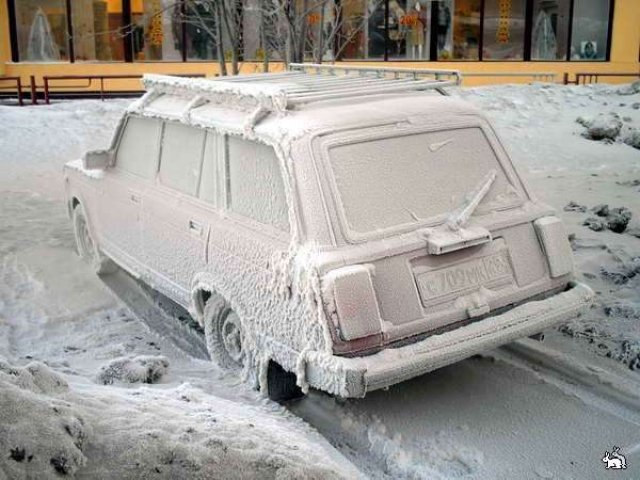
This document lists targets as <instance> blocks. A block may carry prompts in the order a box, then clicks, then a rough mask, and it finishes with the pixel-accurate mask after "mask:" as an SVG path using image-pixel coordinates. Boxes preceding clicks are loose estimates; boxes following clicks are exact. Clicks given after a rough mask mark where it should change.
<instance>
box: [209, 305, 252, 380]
mask: <svg viewBox="0 0 640 480" xmlns="http://www.w3.org/2000/svg"><path fill="white" fill-rule="evenodd" d="M204 335H205V340H206V342H207V350H208V351H209V356H210V357H211V360H213V361H214V363H216V364H217V365H218V366H219V367H220V368H222V369H224V370H229V371H237V370H240V369H242V367H243V366H244V358H245V351H244V349H243V340H244V330H243V327H242V322H241V321H240V317H239V316H238V314H237V313H236V312H235V311H234V310H233V309H232V308H231V307H230V306H229V304H228V303H227V302H226V301H225V300H224V299H223V298H222V297H220V296H219V295H217V294H215V293H214V294H212V295H211V297H210V298H209V300H207V303H206V305H205V307H204Z"/></svg>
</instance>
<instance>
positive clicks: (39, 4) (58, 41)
mask: <svg viewBox="0 0 640 480" xmlns="http://www.w3.org/2000/svg"><path fill="white" fill-rule="evenodd" d="M15 8H16V27H17V33H18V52H19V55H20V60H21V61H26V62H55V61H60V60H68V59H69V57H68V52H67V11H66V5H65V2H64V0H20V1H19V2H15Z"/></svg>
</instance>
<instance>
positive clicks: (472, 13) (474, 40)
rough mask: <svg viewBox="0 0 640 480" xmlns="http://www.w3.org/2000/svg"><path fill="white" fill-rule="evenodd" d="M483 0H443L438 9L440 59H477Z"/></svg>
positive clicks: (438, 3)
mask: <svg viewBox="0 0 640 480" xmlns="http://www.w3.org/2000/svg"><path fill="white" fill-rule="evenodd" d="M480 4H481V0H457V1H455V2H454V1H453V0H443V1H439V2H437V6H436V15H437V17H436V33H437V39H438V60H449V59H452V58H453V59H461V60H477V59H478V58H479V57H480V55H479V52H480V48H479V47H480Z"/></svg>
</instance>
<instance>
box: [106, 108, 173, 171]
mask: <svg viewBox="0 0 640 480" xmlns="http://www.w3.org/2000/svg"><path fill="white" fill-rule="evenodd" d="M161 129H162V122H161V121H160V120H157V119H154V118H141V117H129V118H128V119H127V123H126V125H125V126H124V130H123V132H122V135H121V136H120V143H119V144H118V150H117V153H116V165H115V166H116V169H120V170H123V171H125V172H128V173H132V174H134V175H137V176H139V177H143V178H146V179H152V178H153V177H154V176H155V174H156V169H157V167H158V153H159V152H158V149H159V147H160V142H159V140H160V131H161Z"/></svg>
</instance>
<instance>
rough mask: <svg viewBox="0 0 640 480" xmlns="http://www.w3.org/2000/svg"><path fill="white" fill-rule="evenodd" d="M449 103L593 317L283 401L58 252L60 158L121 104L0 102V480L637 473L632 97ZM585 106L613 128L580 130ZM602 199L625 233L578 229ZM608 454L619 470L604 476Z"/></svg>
mask: <svg viewBox="0 0 640 480" xmlns="http://www.w3.org/2000/svg"><path fill="white" fill-rule="evenodd" d="M457 94H459V95H461V96H463V97H465V98H467V99H468V100H470V101H471V102H473V103H475V104H477V105H478V106H480V107H481V108H483V109H485V110H486V111H487V113H488V115H489V116H490V117H491V119H492V120H493V121H494V123H495V125H496V127H497V129H498V132H499V133H500V134H501V135H502V137H503V138H504V139H505V141H506V143H507V146H508V147H509V148H510V149H511V150H512V153H513V157H514V160H515V161H516V162H517V163H519V167H520V169H521V171H522V172H523V173H524V174H525V175H526V176H527V179H528V180H529V183H530V184H531V185H532V186H533V188H534V191H535V192H537V193H538V194H539V195H540V196H541V197H542V198H543V199H544V200H546V201H547V202H548V203H550V204H551V205H552V206H554V207H556V208H557V209H558V210H559V211H560V213H561V215H562V216H563V219H564V220H565V221H566V222H567V224H568V227H569V231H570V232H571V233H572V234H573V236H574V240H573V246H574V249H575V254H576V267H577V272H578V276H579V279H580V280H581V281H584V282H587V283H589V284H590V285H591V286H592V287H594V290H596V292H597V294H598V306H597V307H596V308H594V309H593V310H592V311H591V312H590V313H589V314H588V315H586V316H585V317H584V318H583V319H581V320H580V321H576V322H572V323H571V324H570V325H568V326H567V327H566V328H564V329H562V331H552V332H547V340H545V342H543V343H542V345H539V344H538V343H536V342H529V343H526V342H525V344H524V347H522V348H519V347H515V348H514V347H509V348H503V349H499V350H497V351H494V352H487V353H486V354H484V355H482V356H479V357H474V358H471V359H469V360H466V361H464V362H460V363H459V364H456V365H452V366H449V367H447V368H444V369H441V370H439V371H436V372H433V373H431V374H429V375H425V376H422V377H420V378H417V379H414V380H412V381H409V382H406V383H403V384H401V385H397V386H394V387H392V388H391V389H389V390H388V391H379V392H374V393H372V394H371V395H369V396H368V397H367V398H365V399H362V400H349V401H340V400H337V399H333V398H331V397H329V396H326V395H323V394H319V393H313V392H312V394H311V395H310V396H309V397H308V398H306V399H305V400H303V401H301V402H299V403H296V404H294V405H291V406H289V407H288V408H287V409H285V408H282V407H280V406H278V405H275V404H273V403H271V402H269V401H266V400H264V399H262V398H261V397H260V395H259V394H258V393H257V392H254V391H252V390H251V389H250V388H249V387H248V386H247V385H246V384H245V383H244V382H243V381H242V379H240V378H234V377H231V376H229V375H225V374H224V373H223V372H220V371H219V370H217V369H216V368H215V367H214V366H212V364H211V363H210V362H209V361H208V360H207V359H206V352H205V349H204V345H203V342H202V339H201V337H200V335H199V334H198V333H197V332H194V331H193V330H192V327H191V325H189V319H188V318H187V317H185V316H184V315H181V313H180V312H179V311H178V310H175V309H173V308H172V306H171V305H170V304H168V303H167V302H166V301H164V300H163V299H162V298H161V297H158V296H157V295H155V294H154V293H153V292H150V291H148V290H145V289H142V288H139V286H137V284H135V282H134V283H131V282H132V281H131V279H130V278H129V277H127V276H126V275H124V274H122V273H117V274H115V275H113V276H111V277H104V278H103V279H98V278H97V277H96V276H95V275H94V274H93V273H92V272H91V271H90V269H89V268H88V267H87V266H85V265H84V264H82V263H81V262H80V261H79V260H78V258H77V257H76V256H75V254H74V252H73V250H74V242H73V235H72V231H71V226H70V223H69V221H68V219H67V218H66V215H65V212H64V206H63V204H62V199H63V189H62V179H61V168H62V165H63V163H64V162H65V161H68V160H70V159H74V158H78V157H79V156H80V155H81V154H82V152H83V151H85V150H87V149H92V148H101V147H104V146H105V145H107V144H108V142H109V137H110V135H111V132H112V129H113V127H114V126H115V123H116V121H117V118H118V116H119V115H120V114H121V112H122V110H123V109H124V107H125V106H126V105H127V103H128V102H127V101H119V100H118V101H109V102H104V103H103V102H97V101H76V102H63V103H59V104H55V105H52V106H50V107H44V106H43V107H38V108H32V107H28V108H14V107H1V106H0V132H1V133H0V167H1V168H2V175H0V479H2V480H3V479H4V478H8V479H13V478H58V476H59V475H63V474H64V475H66V476H68V477H73V476H75V477H77V478H106V477H107V476H111V477H118V478H222V477H223V476H224V477H225V478H357V477H358V475H359V472H362V473H364V475H366V476H369V477H371V478H408V479H414V478H469V479H494V478H576V479H583V478H586V479H588V478H607V477H609V476H610V477H611V478H625V479H635V478H640V408H638V403H637V402H638V396H639V395H640V388H639V387H638V378H639V377H640V376H639V375H638V371H637V370H634V369H637V368H640V313H639V312H640V294H639V293H638V292H639V291H640V267H638V265H639V263H638V262H640V239H638V238H637V236H636V235H635V234H634V232H637V231H638V227H640V223H639V222H638V218H639V217H640V192H639V191H638V188H639V187H640V150H638V149H636V148H634V147H633V146H631V145H629V144H627V143H625V141H628V139H629V138H635V137H633V132H634V131H635V132H637V128H638V125H640V108H638V107H640V94H638V93H634V92H633V90H630V89H628V88H627V89H626V90H625V89H621V88H619V87H606V86H594V87H561V86H544V85H533V86H503V87H491V88H480V89H468V90H463V91H460V92H457ZM634 105H637V107H636V106H634ZM610 112H613V115H612V114H610ZM599 114H604V115H606V118H604V119H600V120H599V121H601V122H605V123H606V126H608V127H611V126H612V128H609V129H608V130H612V131H614V133H615V132H617V133H616V134H615V135H614V137H613V138H610V139H609V140H605V141H593V140H588V139H586V138H583V137H582V135H581V134H582V133H584V132H585V129H586V128H587V127H586V126H585V125H592V124H593V123H598V122H595V120H593V119H595V118H598V115H599ZM578 117H584V118H582V120H581V123H577V122H576V121H575V120H576V118H578ZM587 117H589V118H587ZM589 119H591V120H589ZM570 201H574V202H575V206H573V204H572V206H569V207H568V208H567V209H566V210H564V209H563V208H564V207H565V206H566V205H567V204H568V203H569V202H570ZM605 203H606V204H608V205H609V206H610V207H611V208H616V207H625V208H627V209H628V210H629V211H630V212H631V213H632V214H633V217H632V218H631V221H630V222H629V225H628V227H627V229H626V231H625V232H624V233H616V232H613V231H611V230H610V229H608V228H603V229H601V230H598V231H595V230H592V229H590V228H587V226H584V225H583V223H585V222H586V220H587V219H588V218H589V217H592V216H593V217H594V218H596V220H597V219H598V218H601V217H599V216H598V215H597V214H596V213H593V212H592V211H591V209H592V208H593V207H595V206H597V205H599V204H605ZM598 210H602V209H598ZM587 223H588V222H587ZM591 223H592V224H593V222H591ZM114 293H115V295H114ZM527 345H528V347H527ZM607 357H609V358H607ZM34 425H36V426H37V427H38V428H35V429H34V428H33V427H34ZM318 432H319V433H320V434H318ZM614 445H615V446H618V447H621V451H622V453H624V455H625V456H626V458H627V469H626V470H625V471H607V470H605V463H603V462H602V458H603V456H604V454H605V451H608V452H611V451H612V449H613V446H614ZM334 447H335V448H334ZM354 465H355V466H354Z"/></svg>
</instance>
